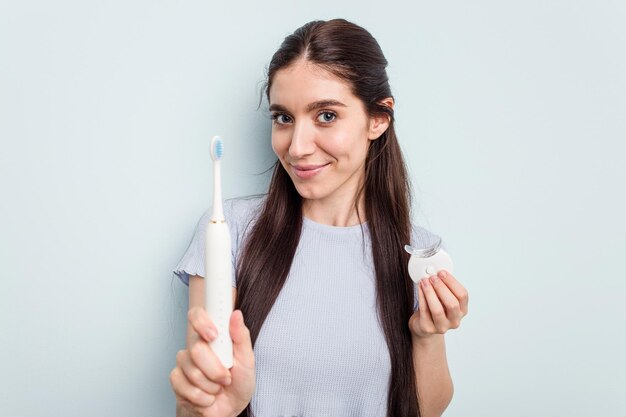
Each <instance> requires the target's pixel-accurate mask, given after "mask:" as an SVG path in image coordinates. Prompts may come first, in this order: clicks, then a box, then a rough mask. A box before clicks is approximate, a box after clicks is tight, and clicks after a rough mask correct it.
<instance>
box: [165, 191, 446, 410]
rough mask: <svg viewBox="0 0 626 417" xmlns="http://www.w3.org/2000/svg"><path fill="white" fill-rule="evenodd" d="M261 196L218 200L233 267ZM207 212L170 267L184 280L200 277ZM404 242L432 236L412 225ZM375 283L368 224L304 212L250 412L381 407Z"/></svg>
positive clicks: (258, 352)
mask: <svg viewBox="0 0 626 417" xmlns="http://www.w3.org/2000/svg"><path fill="white" fill-rule="evenodd" d="M263 201H264V196H255V197H244V198H235V199H230V200H226V201H225V202H224V215H225V217H226V222H227V223H228V226H229V228H230V232H231V240H232V253H233V268H234V265H235V264H236V262H237V256H238V255H239V253H240V250H241V249H242V243H243V239H244V237H245V236H246V233H248V232H249V231H250V230H251V227H252V225H253V224H254V221H255V220H256V216H257V215H258V213H259V209H260V208H261V205H262V203H263ZM211 212H212V210H211V209H208V210H207V211H206V212H205V213H204V214H203V215H202V217H201V218H200V220H199V221H198V223H197V225H196V229H195V231H194V235H193V238H192V241H191V243H190V244H189V247H188V248H187V250H186V252H185V254H184V255H183V257H182V259H181V260H180V262H179V263H178V265H177V266H176V268H175V269H174V273H175V274H176V275H177V276H178V277H180V279H181V280H182V281H183V282H184V283H185V284H186V285H189V276H190V275H199V276H202V277H204V276H205V275H204V233H205V231H206V225H207V223H208V221H209V219H210V217H211ZM362 232H363V233H362ZM363 237H365V239H363ZM411 240H412V241H411V242H410V244H411V245H412V246H413V247H416V248H423V247H427V246H430V245H432V244H434V243H436V241H437V240H438V236H437V235H435V234H433V233H431V232H429V231H428V230H426V229H424V228H422V227H419V226H415V225H414V226H413V228H412V238H411ZM407 243H409V242H407ZM442 247H444V248H445V245H444V244H443V243H442ZM233 270H234V269H233ZM233 286H234V287H236V286H237V285H236V277H235V276H233ZM375 288H376V287H375V275H374V265H373V261H372V254H371V242H370V238H369V230H368V227H367V222H366V223H364V224H363V230H362V229H361V226H360V225H357V226H349V227H335V226H329V225H324V224H320V223H316V222H314V221H312V220H310V219H308V218H306V217H305V218H304V219H303V225H302V234H301V237H300V242H299V244H298V247H297V249H296V254H295V257H294V259H293V262H292V265H291V269H290V272H289V276H288V277H287V281H286V282H285V285H284V286H283V288H282V291H281V292H280V294H279V296H278V298H277V300H276V302H275V304H274V305H273V307H272V309H271V311H270V313H269V314H268V316H267V318H266V320H265V322H264V324H263V327H262V328H261V331H260V333H259V336H258V338H257V341H256V343H255V347H254V354H255V363H256V378H257V380H256V381H257V385H256V391H255V393H254V396H253V397H252V402H251V406H252V410H253V412H254V413H255V415H256V416H257V417H283V416H284V417H292V416H298V417H324V416H327V417H339V416H341V417H381V416H385V415H386V412H387V392H388V389H389V378H390V375H391V367H390V365H391V362H390V357H389V350H388V348H387V343H386V341H385V336H384V332H383V329H382V326H381V325H380V323H379V321H378V318H377V313H376V289H375ZM414 307H415V308H417V287H416V290H415V304H414Z"/></svg>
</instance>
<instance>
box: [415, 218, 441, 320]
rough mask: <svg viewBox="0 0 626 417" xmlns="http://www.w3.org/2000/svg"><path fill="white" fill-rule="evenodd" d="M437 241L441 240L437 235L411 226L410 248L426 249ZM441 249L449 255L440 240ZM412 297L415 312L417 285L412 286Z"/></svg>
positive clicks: (417, 304)
mask: <svg viewBox="0 0 626 417" xmlns="http://www.w3.org/2000/svg"><path fill="white" fill-rule="evenodd" d="M439 239H441V237H440V236H439V235H436V234H435V233H432V232H430V231H429V230H427V229H425V228H423V227H420V226H416V225H413V227H412V230H411V246H413V247H414V248H417V249H422V248H427V247H429V246H432V245H434V244H435V243H437V241H438V240H439ZM441 248H442V249H443V250H445V251H446V252H447V253H448V254H449V253H450V251H448V248H447V246H446V242H445V241H444V240H443V239H441ZM413 295H414V303H413V310H417V307H418V306H419V302H418V292H417V284H415V285H414V286H413Z"/></svg>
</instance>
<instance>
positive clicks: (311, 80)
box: [269, 60, 359, 107]
mask: <svg viewBox="0 0 626 417" xmlns="http://www.w3.org/2000/svg"><path fill="white" fill-rule="evenodd" d="M269 96H270V104H273V103H277V104H281V105H283V106H286V107H302V106H305V105H306V104H308V103H311V102H313V101H317V100H320V99H335V100H338V101H341V102H342V103H345V104H346V105H355V104H356V103H358V101H359V99H358V98H357V97H356V96H355V95H354V94H352V91H351V86H350V85H349V83H348V82H347V81H344V80H342V79H341V78H339V77H337V76H336V75H334V74H332V73H330V72H329V71H327V70H325V69H324V68H322V67H320V66H318V65H316V64H313V63H310V62H307V61H303V60H299V61H298V62H296V63H294V64H292V65H290V66H288V67H286V68H283V69H280V70H278V71H276V73H275V74H274V79H273V80H272V86H271V88H270V91H269Z"/></svg>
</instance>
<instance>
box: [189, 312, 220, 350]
mask: <svg viewBox="0 0 626 417" xmlns="http://www.w3.org/2000/svg"><path fill="white" fill-rule="evenodd" d="M187 319H188V321H189V324H190V325H191V327H192V328H193V329H194V330H195V332H196V333H198V334H199V335H200V336H201V337H202V338H203V339H204V340H206V341H207V342H211V341H213V339H215V338H216V337H217V327H216V326H215V324H213V321H212V320H211V319H210V318H209V315H208V314H207V312H206V310H205V309H204V308H202V307H192V308H190V309H189V313H187Z"/></svg>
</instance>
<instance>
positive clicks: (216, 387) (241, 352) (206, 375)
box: [170, 307, 256, 417]
mask: <svg viewBox="0 0 626 417" xmlns="http://www.w3.org/2000/svg"><path fill="white" fill-rule="evenodd" d="M188 321H189V325H190V326H192V328H193V329H194V331H195V333H196V335H195V337H194V339H193V342H192V343H191V345H190V346H188V347H187V349H184V350H180V351H178V353H177V354H176V367H175V368H174V369H173V370H172V372H171V373H170V383H171V384H172V388H173V389H174V393H175V394H176V401H177V402H178V404H179V406H180V407H182V408H183V409H184V410H185V411H187V413H188V414H190V415H192V416H199V417H234V416H237V415H239V413H240V412H242V411H243V410H244V409H245V408H246V407H247V405H248V403H250V401H251V400H252V394H254V390H255V388H256V378H255V372H254V351H253V350H252V342H251V340H250V331H249V330H248V328H247V327H246V325H245V323H244V321H243V314H242V313H241V310H235V311H233V314H232V315H231V316H230V323H229V330H230V337H231V339H232V341H233V367H232V368H231V369H230V370H229V369H228V368H226V367H224V365H222V363H221V361H220V360H219V358H218V357H217V355H216V354H215V353H214V352H213V350H212V349H211V347H210V346H209V342H211V341H212V340H213V339H215V337H211V336H209V332H208V331H209V329H213V330H214V331H215V333H217V328H216V327H215V325H214V324H213V322H212V321H211V319H210V318H209V316H208V314H207V312H206V310H205V309H204V308H201V307H193V308H191V309H189V314H188ZM198 335H199V336H198Z"/></svg>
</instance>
